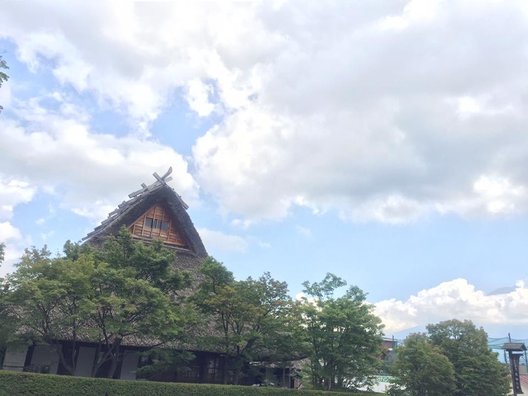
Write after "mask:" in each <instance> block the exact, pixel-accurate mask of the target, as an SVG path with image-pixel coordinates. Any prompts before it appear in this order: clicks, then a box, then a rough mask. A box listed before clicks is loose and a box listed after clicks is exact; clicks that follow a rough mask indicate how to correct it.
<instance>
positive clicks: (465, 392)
mask: <svg viewBox="0 0 528 396" xmlns="http://www.w3.org/2000/svg"><path fill="white" fill-rule="evenodd" d="M427 331H428V333H429V338H430V340H431V342H432V344H433V345H435V346H437V347H438V348H439V349H440V350H441V351H442V353H443V354H444V355H445V356H447V358H448V359H449V360H450V361H451V363H452V364H453V366H454V368H455V374H456V391H455V395H457V396H478V395H489V396H502V395H507V394H509V391H510V383H509V377H508V369H507V367H506V366H504V365H503V364H501V363H500V362H499V361H498V359H497V354H496V353H494V352H492V351H491V350H490V349H489V348H488V344H487V334H486V332H485V331H484V329H482V328H477V327H476V326H475V325H474V324H473V323H472V322H471V321H469V320H465V321H460V320H456V319H453V320H447V321H444V322H440V323H437V324H430V325H428V326H427Z"/></svg>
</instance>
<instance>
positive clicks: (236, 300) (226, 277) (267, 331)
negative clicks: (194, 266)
mask: <svg viewBox="0 0 528 396" xmlns="http://www.w3.org/2000/svg"><path fill="white" fill-rule="evenodd" d="M201 272H202V274H203V275H204V280H203V282H202V284H201V286H200V288H199V289H198V291H197V293H196V295H195V296H194V301H195V302H196V303H197V305H198V306H199V308H200V309H201V310H202V312H204V313H206V314H208V315H209V318H207V319H206V320H210V321H211V322H212V325H213V328H214V331H213V333H212V334H210V335H207V336H206V337H204V340H206V342H209V343H211V344H212V345H217V346H220V347H221V349H222V352H223V353H225V355H226V356H227V357H228V363H230V367H231V368H232V369H233V373H234V374H233V382H234V383H235V384H237V383H238V382H239V379H240V375H241V373H242V370H243V368H244V367H245V366H246V365H247V364H248V362H249V361H251V360H252V359H256V358H262V357H263V356H264V355H267V356H268V357H269V356H272V355H273V354H274V353H278V352H277V350H273V347H276V348H280V345H279V344H277V343H274V341H273V340H275V339H276V338H277V337H279V336H280V334H281V333H282V334H284V333H285V332H286V326H285V322H284V320H285V319H286V318H287V314H286V313H287V312H288V310H290V309H291V307H292V301H291V298H290V297H289V295H288V287H287V284H286V283H285V282H280V281H277V280H275V279H273V278H272V277H271V276H270V274H269V273H265V274H264V275H262V276H261V277H260V278H259V279H252V278H248V279H246V280H242V281H237V280H235V279H234V277H233V274H232V273H231V272H230V271H228V270H227V269H226V268H225V267H224V266H223V265H222V264H221V263H219V262H218V261H216V260H215V259H213V258H209V259H208V260H207V261H206V262H205V263H204V265H203V266H202V268H201ZM224 367H225V368H227V365H225V366H224ZM224 382H228V376H227V370H224Z"/></svg>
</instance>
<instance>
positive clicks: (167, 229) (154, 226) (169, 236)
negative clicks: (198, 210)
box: [129, 203, 189, 249]
mask: <svg viewBox="0 0 528 396" xmlns="http://www.w3.org/2000/svg"><path fill="white" fill-rule="evenodd" d="M129 230H130V232H131V233H132V235H134V236H135V237H139V238H141V239H160V240H161V241H163V242H164V243H166V244H169V245H173V246H177V247H181V248H185V249H189V244H188V243H187V241H186V239H185V237H184V234H183V232H182V231H181V230H180V229H179V227H178V223H177V221H176V219H175V218H174V217H173V216H172V214H171V213H170V211H169V210H168V208H167V206H166V205H165V204H162V203H157V204H155V205H154V206H152V207H151V208H150V209H149V210H147V211H146V212H145V213H144V214H143V215H141V216H140V217H139V218H138V219H137V220H136V221H134V223H132V225H131V226H130V227H129Z"/></svg>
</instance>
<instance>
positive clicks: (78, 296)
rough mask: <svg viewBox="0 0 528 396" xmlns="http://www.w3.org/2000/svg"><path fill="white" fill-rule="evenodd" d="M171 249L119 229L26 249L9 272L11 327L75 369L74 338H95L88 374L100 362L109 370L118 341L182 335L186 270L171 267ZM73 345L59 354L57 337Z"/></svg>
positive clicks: (148, 341)
mask: <svg viewBox="0 0 528 396" xmlns="http://www.w3.org/2000/svg"><path fill="white" fill-rule="evenodd" d="M172 261H173V256H172V253H171V252H170V251H168V250H167V249H165V248H163V246H161V244H153V245H150V246H145V245H143V244H142V243H140V242H137V241H135V240H133V239H132V237H131V236H130V234H129V233H128V231H126V230H122V231H121V232H120V233H119V234H118V235H117V236H116V237H114V238H110V239H109V240H108V242H107V243H106V244H105V245H104V246H103V248H102V249H99V250H94V249H93V248H91V247H90V246H88V245H77V244H73V243H71V242H69V241H68V242H67V243H66V244H65V246H64V256H62V257H53V258H52V257H51V254H50V252H49V251H48V250H47V249H46V248H43V249H40V250H39V249H35V248H33V249H29V250H26V253H25V254H24V256H23V257H22V259H21V262H20V263H19V264H18V268H17V271H16V272H15V273H14V274H13V275H12V277H11V282H12V288H11V289H10V290H9V292H8V296H7V300H8V302H9V306H10V313H11V316H12V317H13V318H15V319H16V321H15V322H16V324H17V328H18V329H19V331H18V334H19V336H21V337H27V338H29V339H31V340H34V341H40V342H45V343H48V344H50V345H55V346H56V350H57V353H58V354H59V358H60V360H61V363H62V364H63V365H64V367H65V368H66V369H67V370H68V371H69V372H70V373H73V372H75V365H74V362H75V361H76V356H75V353H76V352H75V350H76V348H75V344H76V343H77V342H78V341H79V340H80V339H89V340H91V341H92V342H97V343H99V348H100V349H101V350H103V351H104V353H99V354H97V356H98V359H97V361H96V362H95V364H94V366H93V372H92V375H95V374H96V373H97V371H98V369H99V368H100V367H101V366H103V364H105V363H106V362H108V361H110V362H111V366H110V369H109V372H108V375H109V376H112V375H113V373H114V371H115V368H116V366H117V363H118V359H119V355H120V352H121V345H122V344H123V343H125V342H137V341H139V342H140V343H141V345H142V346H155V345H161V344H163V343H165V342H168V341H173V340H175V339H181V336H182V335H183V334H184V333H185V330H186V328H185V326H186V324H188V323H189V321H191V320H192V318H193V317H194V315H193V311H192V309H188V307H187V306H186V305H184V304H183V303H182V301H181V299H180V298H179V296H178V294H177V291H178V290H179V289H180V288H181V287H183V286H185V285H186V284H187V280H188V276H186V275H182V274H180V273H179V272H177V271H175V270H173V269H172V266H171V263H172ZM60 339H67V340H69V341H70V342H71V343H72V346H73V348H70V349H71V354H70V355H69V356H64V354H63V349H62V348H61V347H60V344H59V343H57V340H60Z"/></svg>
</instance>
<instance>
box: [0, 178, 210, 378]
mask: <svg viewBox="0 0 528 396" xmlns="http://www.w3.org/2000/svg"><path fill="white" fill-rule="evenodd" d="M170 173H171V169H169V171H168V172H167V173H166V174H165V175H163V176H159V175H158V174H157V173H154V177H155V178H156V181H155V182H154V183H153V184H151V185H148V186H147V185H145V184H142V186H141V187H142V188H141V189H140V190H138V191H136V192H133V193H132V194H130V195H129V198H130V199H129V200H128V201H124V202H122V203H121V204H120V205H119V206H118V207H117V208H116V209H115V210H114V211H113V212H112V213H110V214H109V216H108V218H107V219H106V220H104V221H103V222H102V223H101V225H100V226H98V227H97V228H96V229H95V230H94V231H92V232H90V233H89V234H88V235H87V236H86V237H85V238H84V243H89V244H93V245H95V246H99V245H101V244H102V243H103V242H104V240H105V238H106V237H108V236H109V235H113V234H115V233H117V232H118V231H119V229H120V228H121V227H123V226H125V227H127V228H128V230H129V231H130V232H131V234H132V235H133V237H134V238H137V239H139V240H142V241H145V242H147V243H148V241H152V240H155V239H158V240H161V241H163V243H164V244H165V245H166V246H167V247H169V248H171V249H173V250H174V253H175V261H174V266H175V267H176V268H179V269H185V270H189V271H191V272H196V271H197V269H198V267H199V266H200V265H201V263H202V262H203V261H204V260H205V258H207V251H206V250H205V247H204V245H203V243H202V240H201V239H200V236H199V235H198V232H197V231H196V229H195V227H194V225H193V223H192V221H191V219H190V217H189V215H188V214H187V208H188V206H187V205H186V204H185V202H184V201H183V200H182V199H181V197H180V196H179V195H178V194H177V193H176V192H175V191H174V190H173V189H172V188H171V187H169V185H168V184H167V182H168V181H170V176H169V175H170ZM63 348H68V343H67V340H65V342H64V345H63ZM76 348H78V352H77V354H76V356H77V364H76V371H75V375H79V376H90V375H91V374H92V372H91V370H92V366H93V362H94V359H95V358H96V353H97V352H96V345H95V344H94V343H90V342H89V341H85V342H80V343H77V344H76ZM143 349H145V348H143V347H142V345H141V344H134V345H130V344H129V345H124V346H123V354H122V358H121V361H120V364H119V367H118V368H117V370H116V371H115V373H116V374H115V377H116V378H123V379H135V378H136V369H137V367H138V364H140V363H141V357H140V355H139V354H138V352H140V351H141V350H143ZM218 365H219V359H218V356H217V354H215V353H208V352H207V351H198V354H197V359H196V364H195V365H194V366H193V367H191V369H190V370H185V373H186V374H185V376H186V377H187V378H174V379H179V380H187V381H197V382H218V381H219V379H218V378H216V376H215V370H216V368H217V367H218ZM3 368H4V369H9V370H18V371H23V370H24V371H36V372H45V373H57V374H65V371H64V368H63V367H61V364H60V362H59V359H58V356H57V353H56V351H55V350H54V349H53V348H52V347H50V346H48V345H39V344H35V345H31V346H29V347H26V346H25V345H24V346H19V347H16V346H13V347H10V348H8V350H7V351H6V354H5V356H4V361H3ZM104 370H105V367H102V368H101V370H100V371H99V372H98V373H97V376H106V375H105V374H106V373H105V372H104Z"/></svg>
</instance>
